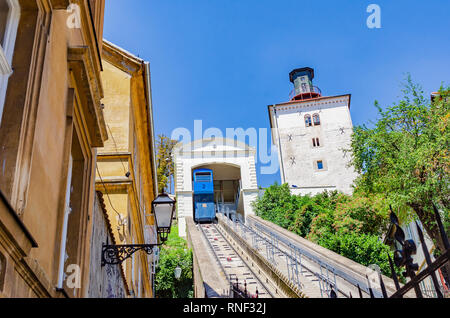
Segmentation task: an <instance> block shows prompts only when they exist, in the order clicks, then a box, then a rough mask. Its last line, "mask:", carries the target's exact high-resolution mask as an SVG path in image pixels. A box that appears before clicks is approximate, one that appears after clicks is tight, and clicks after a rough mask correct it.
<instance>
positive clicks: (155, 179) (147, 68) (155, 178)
mask: <svg viewBox="0 0 450 318" xmlns="http://www.w3.org/2000/svg"><path fill="white" fill-rule="evenodd" d="M144 69H145V76H146V81H145V82H146V85H147V97H148V122H149V124H150V127H149V129H150V140H151V143H152V157H153V160H152V164H153V167H152V168H153V169H152V170H153V191H154V193H155V197H157V196H158V195H159V193H158V174H157V170H156V144H155V129H154V127H155V125H154V121H153V103H152V86H151V76H150V63H149V62H144ZM155 242H158V237H157V234H156V231H155ZM154 257H155V256H154V255H153V256H152V265H150V264H149V265H150V266H151V267H153V266H154V265H155V262H154V260H153V258H154ZM150 275H151V280H152V288H153V290H152V292H153V295H152V296H153V298H156V288H155V283H156V280H155V275H156V269H155V271H154V273H153V270H152V271H150Z"/></svg>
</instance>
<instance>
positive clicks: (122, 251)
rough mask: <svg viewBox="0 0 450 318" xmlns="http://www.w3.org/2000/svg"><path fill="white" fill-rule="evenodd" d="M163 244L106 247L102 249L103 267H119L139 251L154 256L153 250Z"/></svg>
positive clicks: (104, 245)
mask: <svg viewBox="0 0 450 318" xmlns="http://www.w3.org/2000/svg"><path fill="white" fill-rule="evenodd" d="M161 245H162V244H137V245H106V244H103V249H102V267H103V266H105V265H107V264H108V265H119V264H122V263H123V262H124V261H125V260H126V259H128V258H130V257H131V256H132V255H133V254H134V253H136V252H138V251H141V250H142V251H144V252H145V253H147V255H151V254H153V248H154V247H156V246H161Z"/></svg>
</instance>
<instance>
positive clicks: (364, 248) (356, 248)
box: [253, 184, 392, 275]
mask: <svg viewBox="0 0 450 318" xmlns="http://www.w3.org/2000/svg"><path fill="white" fill-rule="evenodd" d="M253 207H254V209H255V212H256V215H258V216H259V217H262V218H263V219H266V220H268V221H271V222H273V223H275V224H277V225H279V226H281V227H283V228H285V229H288V230H290V231H292V232H294V233H296V234H298V235H300V236H302V237H305V238H307V239H309V240H311V241H313V242H315V243H317V244H319V245H321V246H323V247H325V248H328V249H330V250H332V251H334V252H336V253H338V254H340V255H343V256H345V257H347V258H349V259H352V260H353V261H355V262H358V263H360V264H362V265H365V266H369V265H372V264H377V265H378V266H380V268H381V269H382V271H383V273H384V274H386V275H390V269H389V263H388V258H387V255H388V253H390V248H389V247H388V246H386V245H384V244H383V242H382V241H381V240H380V239H379V237H380V236H382V235H383V234H385V233H386V231H387V227H388V224H389V217H388V215H389V213H388V207H387V205H386V203H385V201H384V200H383V199H382V198H381V197H380V196H376V195H370V194H369V195H367V194H363V193H362V192H357V193H355V194H354V195H353V196H348V195H344V194H342V193H339V192H324V193H321V194H318V195H316V196H296V195H291V193H290V189H289V186H288V185H286V184H285V185H281V186H280V185H278V184H275V185H273V186H271V187H270V188H268V189H267V190H266V192H265V193H264V195H263V196H262V197H261V198H259V199H258V200H257V201H255V202H254V204H253ZM391 256H392V254H391Z"/></svg>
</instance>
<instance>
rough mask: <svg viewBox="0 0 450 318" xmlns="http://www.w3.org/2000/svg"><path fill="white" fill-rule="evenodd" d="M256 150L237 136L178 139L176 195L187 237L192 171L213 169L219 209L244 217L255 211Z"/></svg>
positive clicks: (191, 213) (181, 230)
mask: <svg viewBox="0 0 450 318" xmlns="http://www.w3.org/2000/svg"><path fill="white" fill-rule="evenodd" d="M255 155H256V150H255V149H254V148H252V147H249V146H248V145H247V144H245V143H243V142H240V141H238V140H233V139H226V138H212V139H202V140H197V141H194V142H191V143H187V144H182V143H179V144H178V145H177V146H176V147H175V148H174V151H173V157H174V163H175V195H176V198H177V212H178V213H177V215H178V220H179V222H178V224H179V225H178V226H179V234H180V236H182V237H186V222H185V218H186V217H194V216H195V215H194V213H195V211H194V201H193V195H194V191H193V186H192V181H193V172H194V171H195V170H198V169H209V170H212V171H213V179H214V203H215V209H216V212H217V213H230V214H236V216H237V217H239V216H240V217H242V218H245V217H246V216H247V215H249V214H253V210H252V206H251V203H252V202H253V201H254V200H256V199H257V197H258V183H257V179H256V168H255Z"/></svg>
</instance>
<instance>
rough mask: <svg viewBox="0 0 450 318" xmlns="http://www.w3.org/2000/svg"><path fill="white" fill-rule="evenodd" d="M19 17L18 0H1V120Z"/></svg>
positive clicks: (10, 72)
mask: <svg viewBox="0 0 450 318" xmlns="http://www.w3.org/2000/svg"><path fill="white" fill-rule="evenodd" d="M19 18H20V6H19V1H18V0H0V122H1V119H2V114H3V105H4V103H5V96H6V88H7V86H8V79H9V77H10V76H11V74H12V72H13V69H12V58H13V53H14V44H15V42H16V35H17V27H18V25H19Z"/></svg>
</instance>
